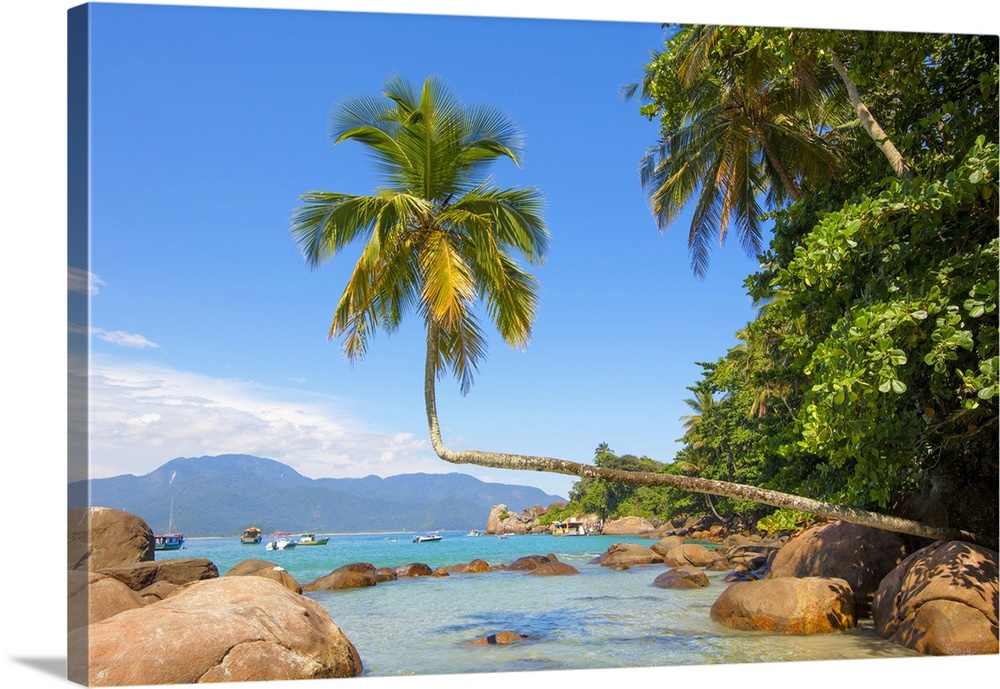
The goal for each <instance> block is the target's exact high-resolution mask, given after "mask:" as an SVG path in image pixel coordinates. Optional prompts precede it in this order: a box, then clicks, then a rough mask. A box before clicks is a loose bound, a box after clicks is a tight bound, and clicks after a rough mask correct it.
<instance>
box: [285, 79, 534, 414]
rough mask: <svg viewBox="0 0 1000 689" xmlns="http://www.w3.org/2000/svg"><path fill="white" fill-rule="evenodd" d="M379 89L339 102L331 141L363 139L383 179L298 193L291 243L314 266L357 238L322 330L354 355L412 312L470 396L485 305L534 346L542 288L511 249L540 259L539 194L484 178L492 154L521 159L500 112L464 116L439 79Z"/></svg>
mask: <svg viewBox="0 0 1000 689" xmlns="http://www.w3.org/2000/svg"><path fill="white" fill-rule="evenodd" d="M383 91H384V93H383V97H381V98H378V97H357V98H353V99H350V100H348V101H345V102H344V103H342V104H341V105H339V106H338V108H337V109H336V110H335V112H334V116H333V120H332V137H333V141H334V144H339V143H341V142H343V141H349V140H353V141H358V142H360V143H362V144H364V145H365V146H366V147H367V149H368V152H369V153H370V154H371V156H372V157H373V159H374V161H375V164H376V166H377V167H378V169H379V170H380V172H381V173H382V176H383V180H384V184H383V185H382V186H380V187H379V188H378V189H376V191H375V193H374V194H371V195H367V196H357V195H352V194H344V193H337V192H320V191H310V192H308V193H306V194H303V195H302V201H303V202H304V204H305V205H303V206H302V207H300V208H298V209H296V211H295V214H294V215H293V218H292V226H291V234H292V237H293V239H294V240H295V242H296V244H297V245H298V247H299V249H300V250H301V251H302V253H303V255H304V256H305V257H306V259H307V260H308V261H309V263H310V265H311V266H312V267H314V268H315V267H317V266H319V265H321V264H322V263H324V262H325V261H327V260H329V259H331V258H332V257H334V256H335V255H337V253H338V252H340V251H341V250H342V249H343V248H344V247H346V246H347V245H348V244H351V243H353V242H357V241H360V242H364V243H365V246H364V249H363V251H362V254H361V257H360V258H359V259H358V261H357V264H356V265H355V267H354V271H353V273H352V275H351V277H350V279H349V281H348V284H347V286H346V288H345V289H344V292H343V294H342V296H341V298H340V301H339V303H338V304H337V308H336V310H335V312H334V316H333V322H332V325H331V326H330V333H329V336H330V337H331V338H335V337H340V336H343V338H344V339H343V349H344V353H345V355H346V357H347V358H348V360H350V361H352V362H354V361H358V360H360V359H361V358H362V357H363V356H364V354H365V351H366V348H367V344H368V339H369V337H370V335H371V334H372V333H373V332H375V331H377V330H380V329H381V330H383V331H386V332H392V331H394V330H395V329H396V328H397V327H398V326H399V324H400V322H401V320H402V318H403V317H404V316H405V315H406V314H407V313H408V312H410V311H411V310H413V309H415V310H417V311H418V312H419V313H420V314H421V315H422V316H423V318H424V321H425V325H426V326H427V328H428V331H429V333H431V334H432V335H433V338H432V339H433V341H434V346H435V348H436V350H437V354H436V356H437V368H438V371H439V372H440V371H442V370H444V369H445V368H448V369H450V370H451V371H452V372H453V373H454V374H455V376H456V378H457V379H458V380H459V382H460V384H461V389H462V392H463V394H464V393H467V392H468V391H469V389H470V387H471V385H472V378H473V373H474V371H475V370H476V364H477V362H478V361H479V360H480V359H481V358H482V357H483V356H484V355H485V352H486V339H485V336H484V334H483V331H482V328H481V326H480V321H479V317H478V315H477V310H480V307H482V309H483V310H485V313H486V315H487V316H488V317H489V319H490V320H492V321H493V323H494V324H495V325H496V327H497V329H498V331H499V332H500V335H501V337H502V338H503V339H504V341H505V342H507V343H508V344H509V345H510V346H513V347H524V346H525V345H526V344H527V341H528V339H529V337H530V334H531V325H532V322H533V320H534V316H535V311H536V308H537V304H538V290H537V282H536V280H535V279H534V277H533V276H531V275H530V274H529V273H527V272H526V271H525V270H524V269H523V268H522V267H521V265H520V264H519V263H518V261H517V260H516V259H515V257H514V255H513V254H516V253H519V254H521V255H522V256H523V257H524V258H525V259H526V260H527V261H528V263H530V264H532V265H540V264H541V263H542V261H543V259H544V255H545V251H546V249H547V245H548V239H549V233H548V229H547V227H546V225H545V221H544V219H543V217H542V205H543V204H542V197H541V194H540V193H539V192H538V191H537V190H536V189H510V188H508V189H501V188H498V187H497V186H495V185H494V184H493V182H492V180H490V179H489V178H487V177H485V175H484V171H485V168H486V166H487V165H488V164H489V163H490V162H492V161H494V160H496V159H497V158H501V157H506V158H509V159H510V160H511V161H513V162H514V163H515V164H518V165H519V164H520V152H521V143H522V142H521V136H520V132H519V131H518V129H517V128H516V126H515V125H514V123H513V122H512V121H511V120H510V119H509V118H507V117H506V116H505V115H504V114H502V113H500V112H498V111H497V110H495V109H492V108H489V107H474V108H473V107H466V106H465V105H463V104H462V103H461V102H460V101H459V100H458V99H457V98H456V97H455V96H454V95H452V94H451V93H450V92H449V91H448V89H447V88H446V87H445V86H444V85H443V83H442V82H441V81H440V80H439V79H437V78H428V79H426V80H425V81H424V83H423V86H422V88H421V89H420V90H419V92H418V91H416V90H415V89H413V88H412V87H411V85H410V84H409V83H408V82H406V81H405V80H403V79H401V78H399V77H392V78H390V79H388V80H387V81H386V82H385V84H384V89H383Z"/></svg>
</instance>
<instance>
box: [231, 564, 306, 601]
mask: <svg viewBox="0 0 1000 689" xmlns="http://www.w3.org/2000/svg"><path fill="white" fill-rule="evenodd" d="M226 576H227V577H264V578H265V579H270V580H272V581H276V582H278V583H279V584H281V585H282V586H284V587H285V588H286V589H288V590H289V591H292V592H294V593H302V587H301V586H300V585H299V582H298V581H296V580H295V577H293V576H292V575H291V574H289V573H288V572H287V571H285V568H284V567H282V566H280V565H276V564H274V563H273V562H268V561H267V560H255V559H251V560H243V561H242V562H239V563H237V564H236V565H235V566H234V567H233V568H232V569H231V570H229V571H228V572H226Z"/></svg>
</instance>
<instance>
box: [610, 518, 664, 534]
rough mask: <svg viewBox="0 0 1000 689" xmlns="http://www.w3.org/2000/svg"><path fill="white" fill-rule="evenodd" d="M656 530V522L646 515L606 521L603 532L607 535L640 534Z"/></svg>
mask: <svg viewBox="0 0 1000 689" xmlns="http://www.w3.org/2000/svg"><path fill="white" fill-rule="evenodd" d="M655 530H656V524H654V523H653V522H651V521H650V520H648V519H646V518H644V517H622V518H621V519H614V520H612V521H608V522H605V523H604V530H603V531H602V533H603V534H604V535H606V536H640V535H642V534H648V533H652V532H653V531H655Z"/></svg>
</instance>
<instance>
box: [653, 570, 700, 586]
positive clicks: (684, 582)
mask: <svg viewBox="0 0 1000 689" xmlns="http://www.w3.org/2000/svg"><path fill="white" fill-rule="evenodd" d="M708 584H709V581H708V577H707V576H706V575H705V573H704V572H703V571H701V569H700V568H698V567H677V568H675V569H670V570H667V571H666V572H664V573H663V574H661V575H660V576H658V577H656V578H655V579H653V586H655V587H657V588H661V589H698V588H704V587H706V586H708Z"/></svg>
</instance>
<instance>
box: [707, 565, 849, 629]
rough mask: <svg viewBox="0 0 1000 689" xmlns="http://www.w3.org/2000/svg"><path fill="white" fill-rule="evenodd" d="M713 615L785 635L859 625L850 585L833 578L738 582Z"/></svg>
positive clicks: (732, 624)
mask: <svg viewBox="0 0 1000 689" xmlns="http://www.w3.org/2000/svg"><path fill="white" fill-rule="evenodd" d="M710 615H711V617H712V619H713V620H715V621H716V622H719V623H721V624H724V625H726V626H727V627H731V628H733V629H742V630H745V631H762V632H776V633H783V634H821V633H829V632H839V631H844V630H846V629H850V628H852V627H854V626H855V625H856V624H857V614H856V612H855V607H854V593H853V592H852V591H851V587H850V585H849V584H848V583H847V582H846V581H844V580H843V579H834V578H828V577H805V578H801V579H793V578H783V579H761V580H760V581H741V582H736V583H733V584H730V585H729V586H728V588H726V590H725V591H723V592H722V595H721V596H719V598H718V599H717V600H716V601H715V603H714V604H713V605H712V609H711V611H710Z"/></svg>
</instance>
